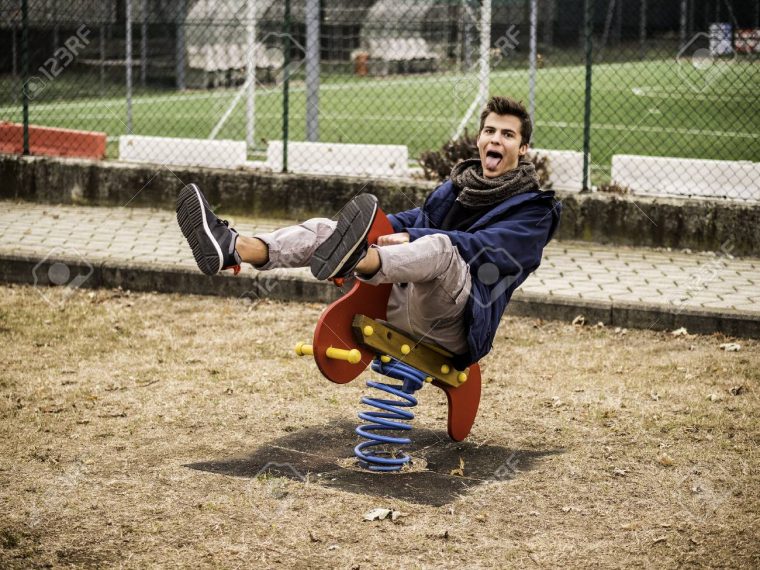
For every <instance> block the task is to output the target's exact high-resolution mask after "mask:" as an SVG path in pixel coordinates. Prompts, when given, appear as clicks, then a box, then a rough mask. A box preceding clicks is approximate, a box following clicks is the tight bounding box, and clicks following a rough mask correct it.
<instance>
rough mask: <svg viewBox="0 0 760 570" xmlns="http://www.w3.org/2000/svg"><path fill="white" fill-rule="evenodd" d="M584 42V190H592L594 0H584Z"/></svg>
mask: <svg viewBox="0 0 760 570" xmlns="http://www.w3.org/2000/svg"><path fill="white" fill-rule="evenodd" d="M583 8H584V9H583V43H584V49H585V58H586V89H585V94H584V108H583V188H582V190H581V191H582V192H590V191H591V181H590V180H589V178H590V176H589V174H590V172H589V171H590V168H591V69H592V61H591V58H592V55H593V46H592V37H591V36H592V34H593V32H594V0H584V5H583Z"/></svg>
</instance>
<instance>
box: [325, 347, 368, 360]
mask: <svg viewBox="0 0 760 570" xmlns="http://www.w3.org/2000/svg"><path fill="white" fill-rule="evenodd" d="M325 354H326V355H327V358H332V359H334V360H346V361H347V362H350V363H351V364H357V363H359V362H361V359H362V353H361V352H359V349H358V348H352V349H351V350H346V349H344V348H333V347H332V346H331V347H330V348H328V349H327V351H325Z"/></svg>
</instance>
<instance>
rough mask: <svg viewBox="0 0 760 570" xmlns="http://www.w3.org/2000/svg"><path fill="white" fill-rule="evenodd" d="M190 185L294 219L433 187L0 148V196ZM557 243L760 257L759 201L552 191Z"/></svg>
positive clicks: (125, 196) (63, 198) (157, 203)
mask: <svg viewBox="0 0 760 570" xmlns="http://www.w3.org/2000/svg"><path fill="white" fill-rule="evenodd" d="M188 182H195V183H197V184H198V185H200V186H201V188H203V191H204V193H205V194H206V195H207V197H208V198H209V201H210V202H211V203H212V204H214V205H218V204H224V210H225V213H230V214H244V215H248V216H262V217H274V218H290V219H301V218H305V217H309V216H315V215H319V216H331V215H333V214H334V213H335V212H336V211H337V210H338V209H339V208H340V207H341V206H342V205H343V204H344V203H345V202H346V201H347V200H348V199H349V198H351V197H352V196H354V195H355V194H357V193H359V192H371V193H373V194H376V195H377V196H378V198H379V199H380V204H382V206H383V209H384V210H386V211H388V212H395V211H400V210H405V209H409V208H413V207H415V206H419V205H421V204H422V203H423V202H424V199H425V196H427V194H428V193H429V192H430V191H431V190H432V189H433V188H434V187H435V185H434V184H433V183H431V182H426V181H411V180H410V181H388V180H363V179H357V178H341V177H317V176H308V175H292V174H273V173H264V172H255V171H250V170H236V171H229V170H215V169H189V168H173V167H172V168H171V169H170V168H168V167H165V166H151V165H135V164H124V163H119V162H111V161H106V162H98V161H85V160H73V159H54V158H46V157H19V156H9V155H0V199H5V200H9V199H10V200H28V201H34V202H44V203H51V204H56V203H60V204H86V205H95V206H143V207H158V208H174V196H175V195H176V193H177V192H178V191H179V189H180V188H181V187H182V185H183V184H184V183H188ZM558 196H559V197H560V198H561V199H562V201H563V204H564V213H563V216H562V223H561V225H560V230H559V235H558V237H559V239H560V240H563V239H564V240H584V241H595V242H599V243H610V244H620V245H632V246H647V247H673V248H689V249H692V250H700V251H719V250H721V249H722V250H723V251H725V252H727V253H731V254H732V255H742V256H756V257H760V205H758V204H750V203H740V202H729V201H714V200H689V199H663V198H645V197H635V198H634V197H631V196H614V195H606V194H598V193H595V194H571V193H564V192H559V193H558Z"/></svg>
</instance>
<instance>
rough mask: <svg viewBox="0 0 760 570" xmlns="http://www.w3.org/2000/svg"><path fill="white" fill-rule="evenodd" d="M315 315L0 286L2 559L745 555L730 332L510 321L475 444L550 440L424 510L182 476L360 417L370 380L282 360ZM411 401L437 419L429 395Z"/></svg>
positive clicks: (747, 384) (737, 560) (752, 427)
mask: <svg viewBox="0 0 760 570" xmlns="http://www.w3.org/2000/svg"><path fill="white" fill-rule="evenodd" d="M44 293H45V295H46V296H47V297H48V298H50V297H51V296H53V297H55V298H54V299H53V301H54V303H52V305H57V304H58V301H64V298H63V295H64V294H65V293H64V291H63V290H59V289H46V290H45V291H44ZM56 296H58V297H56ZM59 297H60V298H59ZM321 309H322V307H321V306H319V305H298V304H286V303H274V302H262V303H258V304H256V306H255V307H253V309H251V308H250V306H246V305H244V304H243V303H242V301H240V300H238V299H219V298H208V297H196V296H179V295H159V294H128V293H126V292H121V291H108V290H99V291H84V290H79V291H76V292H74V293H73V294H72V295H71V296H70V297H69V298H68V299H67V300H65V302H64V303H63V308H62V309H61V308H58V307H57V306H51V304H49V303H48V302H46V300H45V299H44V298H43V297H42V296H41V295H39V292H38V291H37V290H36V289H35V288H33V287H10V286H5V287H1V288H0V346H2V347H3V350H2V351H0V369H1V370H2V374H1V375H0V396H1V397H0V488H1V489H2V493H0V512H2V513H3V517H2V521H1V522H0V566H3V567H18V568H21V567H29V566H43V565H52V566H66V565H72V566H107V565H116V564H120V565H123V566H125V567H135V568H143V567H146V566H156V565H161V566H193V567H195V566H198V567H220V566H221V567H234V566H242V567H251V566H261V567H272V566H278V565H279V566H283V567H310V568H314V567H316V568H335V567H340V568H352V567H353V568H369V567H370V566H373V565H375V564H376V563H375V561H377V560H386V561H390V564H391V565H392V566H408V567H463V566H464V567H472V566H480V567H516V566H529V567H533V566H546V567H557V566H565V567H588V566H599V567H621V566H626V567H627V566H646V567H665V568H675V567H680V566H696V567H714V566H728V567H734V568H754V567H758V566H759V565H760V541H758V534H759V532H758V512H760V498H758V492H757V490H758V489H757V481H758V466H759V465H760V461H759V460H758V443H760V427H759V426H758V419H757V418H758V417H759V414H758V411H759V410H758V408H759V407H760V398H759V395H760V345H759V344H758V342H756V341H751V340H746V339H738V340H737V339H727V338H726V337H723V336H721V335H713V336H689V335H686V336H678V337H675V336H672V335H670V334H668V333H661V332H652V331H633V330H631V331H627V332H625V333H623V331H617V332H616V331H614V330H611V329H607V328H595V327H588V326H586V327H579V326H572V325H571V324H569V323H561V322H540V321H534V320H530V319H522V318H520V319H518V318H505V319H504V322H503V324H502V327H501V329H500V333H499V335H498V338H497V340H496V343H495V346H494V351H493V352H492V354H491V355H489V356H488V357H487V358H486V359H484V361H483V362H482V365H483V379H484V384H483V397H482V401H481V410H480V414H479V417H478V419H477V421H476V424H475V427H474V429H473V432H472V435H471V437H470V439H469V441H471V442H473V443H474V444H478V445H497V446H503V447H504V448H507V449H519V450H528V451H530V450H533V451H536V452H545V451H546V450H558V449H561V450H562V453H557V454H553V455H547V456H545V457H542V458H541V459H540V460H538V462H537V463H536V465H534V466H533V467H532V468H531V469H530V470H525V471H522V472H521V470H520V465H519V462H518V461H512V462H510V460H509V458H505V469H503V470H501V469H500V470H496V471H495V472H494V477H493V481H492V482H489V483H488V484H484V485H481V486H479V487H477V488H475V489H472V490H471V491H469V492H468V493H467V494H466V495H463V496H462V497H461V498H459V499H457V500H455V501H454V502H453V503H451V504H448V505H444V506H441V507H435V506H430V505H419V504H413V503H408V502H405V501H402V500H399V499H387V498H378V497H372V496H367V495H360V494H352V493H347V492H345V491H343V490H340V489H337V488H334V487H326V486H323V485H319V484H313V483H311V482H310V481H304V482H301V481H293V480H290V479H285V478H281V477H275V478H267V477H258V478H245V477H235V476H227V475H223V474H216V473H209V472H204V471H199V470H194V469H188V468H187V467H186V465H188V464H191V463H193V462H198V461H202V460H207V459H210V458H215V457H229V456H232V455H234V454H236V453H239V452H240V451H241V450H250V449H253V448H256V447H257V446H260V445H261V444H263V443H267V442H271V441H274V440H276V439H278V438H281V437H283V436H285V435H286V434H288V433H293V432H297V431H299V430H301V429H303V428H304V427H308V426H314V425H319V424H322V423H325V422H330V421H341V420H347V419H350V420H353V418H354V417H355V414H356V411H357V409H358V408H359V407H360V406H359V399H360V397H361V396H362V395H363V394H365V393H366V388H365V387H364V385H363V382H353V383H351V384H349V385H345V386H337V385H335V384H332V383H330V382H328V381H326V380H324V379H323V378H322V377H321V376H320V375H319V373H318V372H317V370H316V367H315V366H314V364H313V362H310V361H308V360H305V359H299V358H297V357H296V356H295V355H294V354H293V349H292V347H293V346H294V345H295V343H296V342H297V341H298V340H307V339H309V338H310V337H311V334H312V330H313V326H314V324H315V323H316V320H317V317H318V315H319V313H320V311H321ZM729 340H735V341H736V342H738V343H739V344H740V345H741V350H739V351H738V352H727V351H724V350H721V349H720V345H721V344H722V343H725V342H727V341H729ZM737 387H741V388H740V389H737ZM419 400H420V405H419V406H418V407H417V409H416V414H417V418H416V419H415V424H416V425H418V426H420V427H424V428H427V429H436V430H438V429H444V428H445V422H446V417H445V416H446V404H445V397H444V395H443V394H442V392H440V391H438V390H434V389H430V390H427V389H426V390H422V391H421V392H420V393H419ZM412 453H414V452H413V451H412ZM452 462H453V463H454V464H455V465H456V462H457V458H452ZM465 473H466V466H465ZM273 481H276V485H274V486H273V485H272V482H273ZM376 507H387V508H392V509H394V510H397V511H400V512H403V513H404V514H405V516H403V517H401V518H399V519H397V520H396V521H395V522H391V521H389V520H383V521H374V522H364V521H363V520H362V517H363V514H364V513H366V512H368V511H370V510H371V509H373V508H376ZM396 527H401V528H396Z"/></svg>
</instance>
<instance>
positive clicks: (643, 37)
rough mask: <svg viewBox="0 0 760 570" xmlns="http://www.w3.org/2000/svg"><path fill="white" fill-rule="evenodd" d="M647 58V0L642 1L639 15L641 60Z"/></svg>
mask: <svg viewBox="0 0 760 570" xmlns="http://www.w3.org/2000/svg"><path fill="white" fill-rule="evenodd" d="M646 57H647V0H641V9H640V14H639V59H642V60H643V59H646Z"/></svg>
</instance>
